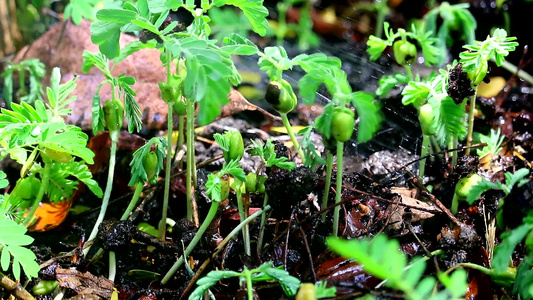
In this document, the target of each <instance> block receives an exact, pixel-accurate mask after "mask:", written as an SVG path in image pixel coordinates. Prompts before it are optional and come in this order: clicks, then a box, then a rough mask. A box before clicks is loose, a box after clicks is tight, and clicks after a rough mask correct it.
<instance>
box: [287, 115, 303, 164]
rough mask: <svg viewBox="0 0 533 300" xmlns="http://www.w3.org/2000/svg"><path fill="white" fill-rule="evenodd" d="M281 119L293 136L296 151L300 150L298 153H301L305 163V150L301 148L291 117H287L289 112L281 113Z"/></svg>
mask: <svg viewBox="0 0 533 300" xmlns="http://www.w3.org/2000/svg"><path fill="white" fill-rule="evenodd" d="M281 120H282V121H283V125H284V126H285V128H286V129H287V133H288V134H289V136H290V137H291V141H292V143H293V144H294V148H296V151H298V155H300V158H301V159H302V162H303V163H304V164H305V156H304V152H303V151H302V149H301V148H300V144H299V143H298V140H297V139H296V136H295V135H294V132H292V127H291V123H289V118H287V114H281Z"/></svg>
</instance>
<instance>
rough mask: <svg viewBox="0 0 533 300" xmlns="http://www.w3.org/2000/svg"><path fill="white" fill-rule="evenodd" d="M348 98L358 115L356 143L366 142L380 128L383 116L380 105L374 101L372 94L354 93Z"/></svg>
mask: <svg viewBox="0 0 533 300" xmlns="http://www.w3.org/2000/svg"><path fill="white" fill-rule="evenodd" d="M349 97H350V101H351V103H352V105H353V106H354V107H355V109H356V110H357V114H358V115H359V126H358V132H357V141H358V142H360V143H363V142H366V141H368V140H370V139H371V138H372V137H373V136H374V134H375V133H376V132H377V131H378V130H379V129H380V128H381V122H382V121H383V114H382V113H381V108H380V105H379V103H378V102H376V101H375V100H374V96H373V95H372V94H368V93H365V92H355V93H352V94H351V95H350V96H349Z"/></svg>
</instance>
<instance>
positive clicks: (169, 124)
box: [158, 102, 174, 240]
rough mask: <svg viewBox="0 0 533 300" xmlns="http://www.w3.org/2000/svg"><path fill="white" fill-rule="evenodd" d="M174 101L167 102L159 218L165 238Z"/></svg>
mask: <svg viewBox="0 0 533 300" xmlns="http://www.w3.org/2000/svg"><path fill="white" fill-rule="evenodd" d="M173 106H174V102H170V103H167V107H168V115H167V141H168V143H167V162H166V167H165V191H164V194H163V211H162V213H161V220H159V226H158V231H159V238H161V239H162V240H165V234H166V231H167V230H166V229H167V210H168V198H169V196H170V171H171V169H172V126H173V121H172V112H173V109H172V107H173Z"/></svg>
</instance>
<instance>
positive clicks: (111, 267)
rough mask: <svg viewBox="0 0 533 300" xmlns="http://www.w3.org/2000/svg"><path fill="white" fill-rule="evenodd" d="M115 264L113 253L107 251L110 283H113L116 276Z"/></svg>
mask: <svg viewBox="0 0 533 300" xmlns="http://www.w3.org/2000/svg"><path fill="white" fill-rule="evenodd" d="M116 266H117V263H116V258H115V251H109V277H108V279H109V280H111V281H115V276H116V275H117V267H116Z"/></svg>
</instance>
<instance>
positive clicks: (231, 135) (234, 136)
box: [222, 131, 244, 163]
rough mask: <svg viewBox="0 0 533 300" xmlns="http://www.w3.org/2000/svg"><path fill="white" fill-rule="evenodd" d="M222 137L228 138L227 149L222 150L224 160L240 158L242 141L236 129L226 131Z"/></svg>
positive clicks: (242, 147)
mask: <svg viewBox="0 0 533 300" xmlns="http://www.w3.org/2000/svg"><path fill="white" fill-rule="evenodd" d="M224 137H225V138H226V139H227V140H228V142H229V143H228V144H229V145H228V150H222V152H223V154H224V159H225V160H226V162H228V163H229V162H230V161H232V160H240V159H241V158H242V156H243V155H244V141H243V140H242V135H241V133H240V132H238V131H226V133H225V134H224Z"/></svg>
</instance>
